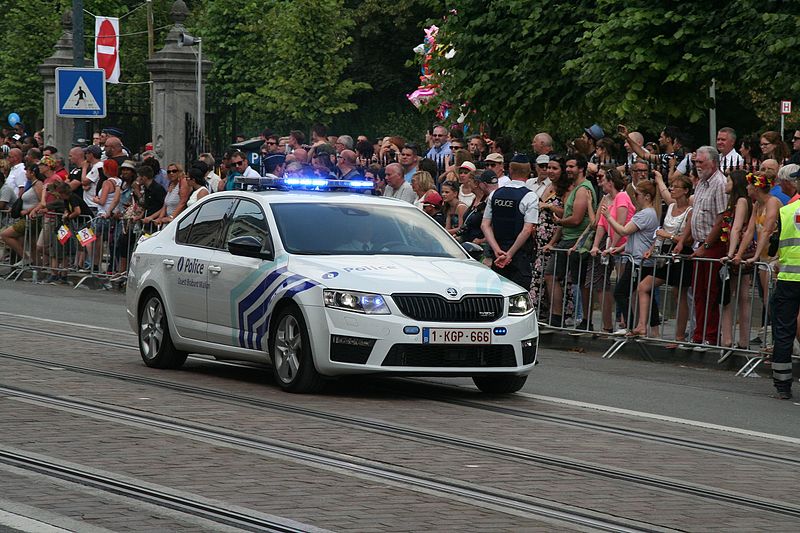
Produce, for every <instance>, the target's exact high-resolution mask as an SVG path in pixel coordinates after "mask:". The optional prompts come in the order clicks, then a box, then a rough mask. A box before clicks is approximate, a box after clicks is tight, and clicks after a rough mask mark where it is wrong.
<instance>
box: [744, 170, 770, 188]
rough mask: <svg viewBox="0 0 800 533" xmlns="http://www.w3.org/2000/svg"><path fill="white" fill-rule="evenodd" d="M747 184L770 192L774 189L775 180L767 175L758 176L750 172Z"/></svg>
mask: <svg viewBox="0 0 800 533" xmlns="http://www.w3.org/2000/svg"><path fill="white" fill-rule="evenodd" d="M747 183H748V185H752V186H753V187H755V188H756V189H767V190H769V189H771V188H772V185H773V178H772V177H771V176H767V175H765V174H760V173H759V174H756V173H755V172H750V173H748V174H747Z"/></svg>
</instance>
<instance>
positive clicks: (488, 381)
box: [472, 374, 528, 394]
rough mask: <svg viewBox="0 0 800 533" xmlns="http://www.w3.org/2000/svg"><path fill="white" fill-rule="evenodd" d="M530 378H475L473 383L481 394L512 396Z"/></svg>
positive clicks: (506, 376)
mask: <svg viewBox="0 0 800 533" xmlns="http://www.w3.org/2000/svg"><path fill="white" fill-rule="evenodd" d="M527 379H528V376H516V375H513V374H499V375H496V376H473V378H472V381H474V382H475V386H476V387H478V388H479V389H480V390H481V392H486V393H489V394H511V393H512V392H517V391H518V390H520V389H521V388H522V387H523V386H524V385H525V381H527Z"/></svg>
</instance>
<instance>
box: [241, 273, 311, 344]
mask: <svg viewBox="0 0 800 533" xmlns="http://www.w3.org/2000/svg"><path fill="white" fill-rule="evenodd" d="M304 279H305V278H304V277H303V276H298V275H296V274H295V275H292V276H289V277H288V278H286V279H284V280H282V281H281V282H280V283H276V284H275V287H273V289H272V292H270V293H269V295H268V296H267V297H266V298H265V299H264V302H263V303H262V304H261V305H260V306H258V307H257V308H256V309H254V310H253V311H252V312H251V313H250V314H249V315H247V324H246V326H245V323H244V322H242V324H241V329H242V331H241V332H240V333H239V335H240V338H242V339H243V338H244V332H245V331H247V345H244V344H241V346H242V347H244V348H251V349H252V348H255V347H257V348H258V349H259V350H260V349H261V337H260V336H258V335H256V338H255V342H256V346H254V345H253V334H254V333H256V332H255V331H253V329H254V328H253V326H254V325H255V323H256V322H258V321H259V320H261V319H262V318H264V315H265V314H266V313H267V310H268V309H269V304H270V302H271V301H272V299H273V298H274V297H275V294H276V293H277V292H278V291H279V290H281V289H284V288H286V287H287V286H288V285H290V284H292V283H294V282H296V281H301V280H304Z"/></svg>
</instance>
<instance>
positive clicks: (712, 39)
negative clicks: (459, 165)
mask: <svg viewBox="0 0 800 533" xmlns="http://www.w3.org/2000/svg"><path fill="white" fill-rule="evenodd" d="M453 7H454V8H456V9H457V14H456V15H449V16H448V17H447V19H446V21H445V22H444V23H443V24H442V28H441V31H440V41H444V42H445V43H447V44H449V45H451V46H453V47H454V48H455V50H456V55H455V57H454V58H453V59H452V60H446V59H444V58H439V60H438V61H437V68H438V69H439V70H440V71H443V72H444V73H445V74H444V75H443V76H441V80H442V84H443V90H442V97H444V98H447V99H451V100H452V101H454V102H469V104H470V105H471V107H472V108H474V109H476V110H477V111H478V114H479V116H480V117H481V118H483V119H484V120H486V121H487V122H490V123H494V124H498V125H501V126H503V127H504V128H505V129H506V130H511V131H515V132H520V133H524V134H525V135H529V134H531V133H533V132H535V131H536V130H537V129H539V128H550V129H551V130H552V131H556V132H562V133H564V132H567V131H571V132H572V134H573V135H574V133H575V131H580V130H578V129H577V127H578V126H584V127H585V126H587V125H588V124H590V123H591V122H593V121H598V122H600V123H604V122H605V123H606V124H609V125H611V124H613V123H614V122H615V121H617V120H620V119H624V120H626V121H629V123H631V125H635V126H644V127H648V126H649V127H652V128H655V127H657V126H658V125H663V124H664V123H665V122H674V121H680V122H689V123H696V122H699V121H701V120H703V119H704V118H705V117H706V116H707V110H708V107H709V105H710V101H709V98H708V88H709V85H710V84H711V80H712V78H713V79H715V80H716V82H717V92H718V94H721V95H722V96H724V97H727V98H735V99H736V100H737V101H739V102H741V103H742V105H743V106H745V107H746V108H749V109H750V110H751V111H753V110H756V111H758V110H759V106H763V103H761V102H764V101H767V102H770V106H772V110H771V113H772V115H773V116H774V115H775V113H776V111H775V109H776V107H775V106H776V105H777V101H778V100H779V99H781V98H787V97H790V96H791V95H793V94H797V93H798V91H800V76H798V67H797V64H796V63H795V62H793V61H791V58H792V57H793V52H794V49H795V47H796V44H797V43H798V39H800V38H798V37H797V35H798V30H800V14H798V11H797V9H796V6H795V5H792V3H791V2H781V1H777V0H766V1H764V0H761V1H758V2H756V1H755V0H707V1H703V2H700V1H698V0H688V1H684V2H670V3H665V2H652V1H645V0H626V1H625V2H620V1H619V0H598V1H597V2H583V1H577V2H543V1H541V0H535V1H523V0H510V1H504V2H497V1H495V2H489V3H486V2H479V1H476V0H461V1H459V2H454V3H453ZM731 118H736V117H731Z"/></svg>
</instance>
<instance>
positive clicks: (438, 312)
mask: <svg viewBox="0 0 800 533" xmlns="http://www.w3.org/2000/svg"><path fill="white" fill-rule="evenodd" d="M392 299H393V300H394V302H395V303H396V304H397V307H399V308H400V311H402V313H403V314H404V315H406V316H407V317H409V318H413V319H414V320H424V321H426V322H494V321H495V320H497V319H498V318H500V316H501V315H502V314H503V304H504V303H505V302H504V299H503V297H502V296H465V297H463V298H462V299H461V300H459V301H451V300H446V299H445V298H443V297H441V296H439V295H436V294H393V295H392Z"/></svg>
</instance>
